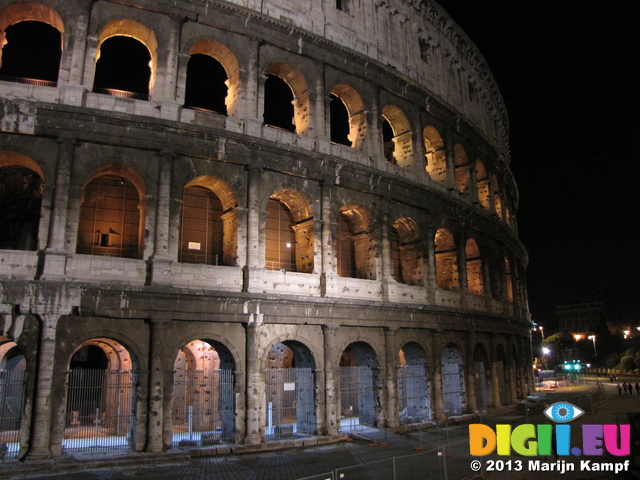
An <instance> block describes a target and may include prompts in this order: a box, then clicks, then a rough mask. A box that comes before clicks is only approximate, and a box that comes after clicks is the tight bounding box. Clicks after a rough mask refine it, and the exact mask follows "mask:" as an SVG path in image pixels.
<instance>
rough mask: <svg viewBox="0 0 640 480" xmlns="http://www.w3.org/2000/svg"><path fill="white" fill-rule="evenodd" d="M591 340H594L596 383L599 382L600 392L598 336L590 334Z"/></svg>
mask: <svg viewBox="0 0 640 480" xmlns="http://www.w3.org/2000/svg"><path fill="white" fill-rule="evenodd" d="M587 338H588V339H589V340H591V341H592V342H593V356H594V357H595V360H596V361H595V364H596V365H595V366H596V383H597V384H598V393H600V381H599V380H598V350H596V336H595V335H589V336H588V337H587Z"/></svg>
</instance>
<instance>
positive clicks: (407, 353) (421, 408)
mask: <svg viewBox="0 0 640 480" xmlns="http://www.w3.org/2000/svg"><path fill="white" fill-rule="evenodd" d="M398 361H399V364H398V365H399V367H398V416H399V420H400V424H402V425H408V424H416V423H425V422H428V421H430V420H431V401H430V398H429V375H428V370H427V355H426V352H425V351H424V349H423V348H422V347H421V346H420V345H419V344H418V343H416V342H409V343H407V344H405V345H404V346H403V347H402V349H401V350H400V352H398Z"/></svg>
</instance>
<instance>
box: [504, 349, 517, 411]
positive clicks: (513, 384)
mask: <svg viewBox="0 0 640 480" xmlns="http://www.w3.org/2000/svg"><path fill="white" fill-rule="evenodd" d="M513 341H514V339H513V337H510V338H509V341H508V342H507V365H509V370H508V374H507V377H508V378H509V400H510V403H516V402H517V401H518V391H517V380H516V379H517V377H516V360H515V358H513Z"/></svg>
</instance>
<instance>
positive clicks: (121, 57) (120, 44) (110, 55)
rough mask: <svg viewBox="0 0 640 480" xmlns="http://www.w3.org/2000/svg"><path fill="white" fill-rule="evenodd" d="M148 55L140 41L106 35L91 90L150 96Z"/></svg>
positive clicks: (127, 95)
mask: <svg viewBox="0 0 640 480" xmlns="http://www.w3.org/2000/svg"><path fill="white" fill-rule="evenodd" d="M150 61H151V55H150V54H149V50H148V49H147V47H145V46H144V44H143V43H142V42H140V41H139V40H136V39H135V38H131V37H126V36H122V35H119V36H114V37H111V38H107V39H106V40H105V41H104V42H102V44H101V45H100V56H99V59H98V61H97V62H96V73H95V78H94V83H93V91H94V92H96V93H106V94H108V95H112V96H115V97H124V98H138V99H141V100H146V99H148V98H149V80H150V78H151V69H150V67H149V63H150Z"/></svg>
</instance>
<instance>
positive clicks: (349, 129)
mask: <svg viewBox="0 0 640 480" xmlns="http://www.w3.org/2000/svg"><path fill="white" fill-rule="evenodd" d="M330 97H331V103H330V104H329V110H330V112H329V113H330V122H331V141H332V142H334V143H340V144H343V145H347V146H351V147H353V148H354V149H355V150H360V149H361V148H362V146H363V143H364V137H365V134H366V131H367V112H366V109H365V105H364V102H363V101H362V97H361V96H360V94H358V92H356V91H355V90H354V89H353V88H351V87H350V86H349V85H344V84H340V85H336V86H334V87H333V88H332V89H331V92H330Z"/></svg>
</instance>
